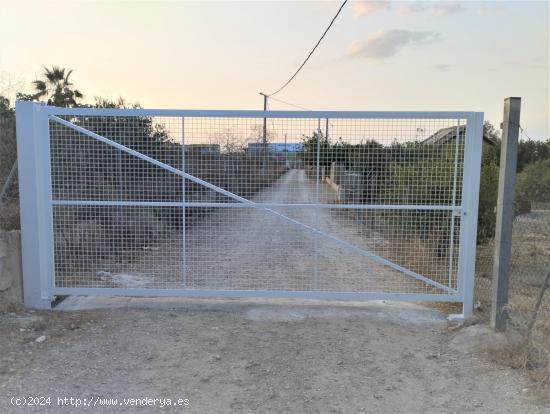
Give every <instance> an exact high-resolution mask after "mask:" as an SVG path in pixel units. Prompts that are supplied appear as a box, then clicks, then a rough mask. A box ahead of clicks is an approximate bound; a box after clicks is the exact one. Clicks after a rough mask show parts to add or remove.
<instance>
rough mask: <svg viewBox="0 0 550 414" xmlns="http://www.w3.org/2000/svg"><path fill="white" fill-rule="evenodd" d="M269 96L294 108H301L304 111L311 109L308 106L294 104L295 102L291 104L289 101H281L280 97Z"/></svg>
mask: <svg viewBox="0 0 550 414" xmlns="http://www.w3.org/2000/svg"><path fill="white" fill-rule="evenodd" d="M269 98H270V99H271V100H273V101H276V102H280V103H282V104H285V105H288V106H293V107H294V108H298V109H303V110H304V111H311V109H309V108H304V107H303V106H300V105H296V104H293V103H290V102H286V101H283V100H282V99H277V98H274V97H272V96H270V97H269Z"/></svg>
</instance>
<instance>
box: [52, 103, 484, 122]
mask: <svg viewBox="0 0 550 414" xmlns="http://www.w3.org/2000/svg"><path fill="white" fill-rule="evenodd" d="M44 111H45V112H46V113H48V114H49V115H58V116H59V115H61V116H63V115H74V116H122V117H155V116H159V117H160V116H166V117H191V118H193V117H196V118H203V117H213V118H224V117H225V118H265V117H266V115H267V116H268V117H269V118H312V119H319V118H321V119H325V118H346V119H467V120H470V119H472V117H473V116H474V115H475V114H476V112H464V111H456V112H452V111H432V112H420V111H411V112H407V111H373V112H370V111H235V110H195V109H185V110H179V109H115V108H58V107H51V106H44Z"/></svg>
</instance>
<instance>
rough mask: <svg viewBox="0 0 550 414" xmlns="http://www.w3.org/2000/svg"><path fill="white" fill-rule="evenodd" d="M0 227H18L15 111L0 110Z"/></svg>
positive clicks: (3, 228)
mask: <svg viewBox="0 0 550 414" xmlns="http://www.w3.org/2000/svg"><path fill="white" fill-rule="evenodd" d="M0 229H1V230H15V229H19V191H18V183H17V145H16V140H15V113H14V112H13V111H2V112H0Z"/></svg>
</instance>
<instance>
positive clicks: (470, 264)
mask: <svg viewBox="0 0 550 414" xmlns="http://www.w3.org/2000/svg"><path fill="white" fill-rule="evenodd" d="M482 142H483V113H482V112H474V113H473V114H472V115H471V116H470V117H469V118H468V119H467V124H466V136H465V139H464V168H463V180H462V205H463V209H462V212H461V218H460V241H459V243H460V254H459V263H458V290H459V292H460V294H461V296H462V317H463V318H464V319H466V318H469V317H471V316H472V314H473V311H474V283H475V265H476V244H477V213H478V204H479V181H480V177H479V176H480V173H481V151H482Z"/></svg>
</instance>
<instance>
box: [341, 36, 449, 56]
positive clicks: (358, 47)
mask: <svg viewBox="0 0 550 414" xmlns="http://www.w3.org/2000/svg"><path fill="white" fill-rule="evenodd" d="M439 37H440V35H439V34H438V33H434V32H415V31H411V30H382V31H378V32H375V33H372V34H371V35H369V36H367V37H366V38H364V39H363V40H360V41H358V42H355V43H353V44H352V45H351V47H350V48H349V51H348V53H347V56H348V57H364V58H368V59H383V58H387V57H391V56H393V55H395V54H396V53H397V52H398V51H399V50H400V49H402V48H403V47H405V46H407V45H414V44H423V43H429V42H432V41H435V40H438V39H439Z"/></svg>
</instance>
